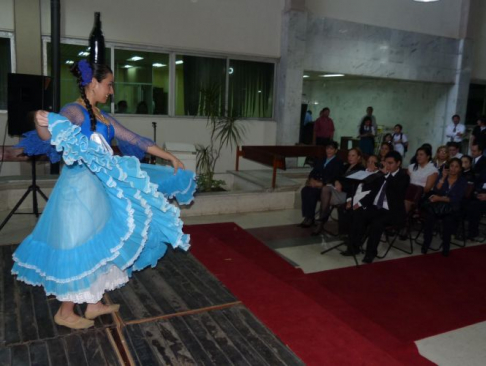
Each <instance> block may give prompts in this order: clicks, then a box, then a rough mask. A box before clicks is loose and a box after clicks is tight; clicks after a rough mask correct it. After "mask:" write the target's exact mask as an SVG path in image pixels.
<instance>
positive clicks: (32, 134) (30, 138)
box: [15, 130, 61, 163]
mask: <svg viewBox="0 0 486 366" xmlns="http://www.w3.org/2000/svg"><path fill="white" fill-rule="evenodd" d="M23 136H24V139H23V140H22V141H20V142H19V143H18V144H17V145H15V147H21V148H23V149H24V154H26V155H28V156H34V155H47V157H48V158H49V160H50V161H51V163H58V162H59V161H60V160H61V153H59V152H58V151H57V150H56V148H55V147H54V146H53V145H51V140H50V139H49V140H42V139H41V138H40V137H39V135H38V134H37V131H36V130H32V131H29V132H27V133H24V134H23Z"/></svg>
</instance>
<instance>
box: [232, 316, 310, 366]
mask: <svg viewBox="0 0 486 366" xmlns="http://www.w3.org/2000/svg"><path fill="white" fill-rule="evenodd" d="M231 311H232V312H234V313H238V314H239V316H240V317H241V318H242V319H243V320H244V321H245V322H246V324H247V325H248V326H249V327H251V329H253V331H254V332H255V333H256V334H258V337H259V338H260V339H261V340H262V341H263V342H265V343H266V344H267V345H269V347H270V348H271V349H272V350H273V352H274V353H276V354H277V356H278V357H279V359H281V360H282V361H283V362H284V364H286V365H296V364H298V365H304V363H303V362H302V361H300V360H299V359H298V358H297V357H296V355H295V354H294V353H293V352H292V351H291V350H290V349H289V348H288V347H287V346H285V345H284V344H283V343H282V341H280V340H279V339H278V338H277V337H276V336H275V334H273V333H272V332H271V331H270V330H269V329H268V328H267V327H265V326H264V325H263V324H262V323H261V322H260V321H259V320H258V319H256V318H255V316H254V315H253V314H252V313H251V312H250V311H249V310H248V309H246V308H245V307H242V306H239V307H235V308H233V309H231Z"/></svg>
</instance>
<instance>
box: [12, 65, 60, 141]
mask: <svg viewBox="0 0 486 366" xmlns="http://www.w3.org/2000/svg"><path fill="white" fill-rule="evenodd" d="M7 95H8V101H7V112H8V134H9V135H22V134H23V133H25V132H28V131H31V130H33V129H34V128H35V125H34V112H35V111H37V110H39V109H43V110H46V111H52V85H51V78H50V77H47V76H40V75H26V74H12V73H9V74H8V94H7Z"/></svg>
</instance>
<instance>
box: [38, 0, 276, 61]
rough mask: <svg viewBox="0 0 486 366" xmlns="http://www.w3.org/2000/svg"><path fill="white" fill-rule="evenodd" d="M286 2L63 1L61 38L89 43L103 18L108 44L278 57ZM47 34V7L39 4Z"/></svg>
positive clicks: (228, 0)
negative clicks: (96, 19)
mask: <svg viewBox="0 0 486 366" xmlns="http://www.w3.org/2000/svg"><path fill="white" fill-rule="evenodd" d="M283 6H284V0H265V1H261V0H245V1H241V0H137V1H133V0H103V1H100V0H83V1H79V0H63V1H61V8H62V11H61V12H62V19H61V22H62V24H61V25H62V29H61V33H62V36H63V37H75V38H88V36H89V32H90V31H91V28H92V26H93V13H94V12H95V11H99V12H101V20H102V22H103V32H104V35H105V39H106V40H108V41H119V42H124V43H131V44H144V45H155V46H163V47H174V48H180V49H188V50H192V51H196V50H202V51H211V52H222V53H237V54H245V55H258V56H265V57H279V55H280V49H279V47H280V42H279V40H280V19H281V12H282V10H283ZM41 7H42V10H41V11H42V33H43V34H50V1H49V0H41Z"/></svg>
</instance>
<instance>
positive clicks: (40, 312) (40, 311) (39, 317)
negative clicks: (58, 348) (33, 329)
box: [31, 286, 56, 339]
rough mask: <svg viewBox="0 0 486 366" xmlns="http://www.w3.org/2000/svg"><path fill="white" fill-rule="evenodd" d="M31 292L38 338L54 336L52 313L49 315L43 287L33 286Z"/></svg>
mask: <svg viewBox="0 0 486 366" xmlns="http://www.w3.org/2000/svg"><path fill="white" fill-rule="evenodd" d="M31 293H32V299H33V302H34V306H35V308H34V311H35V321H36V323H37V331H38V332H39V339H46V338H53V337H55V335H56V332H55V331H54V320H53V315H51V312H50V309H49V305H48V303H47V302H48V300H47V297H46V294H45V292H44V288H43V287H39V286H33V287H32V288H31Z"/></svg>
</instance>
